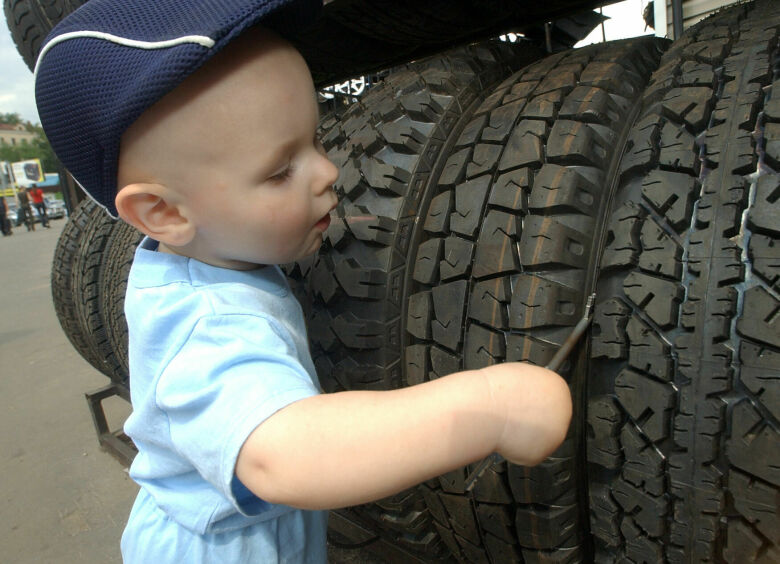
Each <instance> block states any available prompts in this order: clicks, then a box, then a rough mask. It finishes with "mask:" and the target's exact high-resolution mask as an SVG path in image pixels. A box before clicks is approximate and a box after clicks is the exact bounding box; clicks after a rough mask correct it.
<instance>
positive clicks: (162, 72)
mask: <svg viewBox="0 0 780 564" xmlns="http://www.w3.org/2000/svg"><path fill="white" fill-rule="evenodd" d="M321 5H322V0H135V1H133V0H90V1H89V2H87V3H85V4H84V5H82V6H81V7H80V8H79V9H77V10H76V11H74V12H73V13H72V14H70V15H69V16H68V17H66V18H65V19H63V20H62V21H61V22H60V23H59V24H58V25H57V26H56V27H55V28H54V29H53V30H52V31H51V33H50V34H49V35H48V37H47V38H46V40H45V41H44V44H43V47H42V49H41V53H40V55H39V57H38V62H37V64H36V67H35V98H36V103H37V105H38V114H39V116H40V118H41V125H42V126H43V129H44V131H45V132H46V136H47V137H48V139H49V142H50V143H51V146H52V148H53V149H54V152H55V153H56V154H57V156H58V157H59V159H60V161H62V164H63V165H65V167H66V168H67V169H68V171H69V172H70V173H71V175H72V176H73V178H74V179H75V180H76V182H78V184H79V185H81V187H82V188H83V189H84V191H85V192H86V193H87V194H89V196H91V197H92V199H94V200H95V201H96V202H97V203H99V204H100V205H101V206H103V207H105V208H106V210H107V211H108V212H109V213H110V214H111V215H113V216H115V217H116V215H117V212H116V207H115V206H114V198H115V196H116V190H117V185H116V181H117V162H118V157H119V142H120V138H121V136H122V134H123V133H124V132H125V130H127V128H128V127H129V126H130V125H132V123H133V122H135V120H136V119H138V118H139V117H140V116H141V114H142V113H143V112H144V111H145V110H146V109H147V108H149V107H150V106H152V105H153V104H154V103H155V102H157V101H158V100H159V99H160V98H162V97H163V96H164V95H165V94H167V93H168V92H170V91H171V90H173V89H174V88H175V87H176V86H177V85H179V84H180V83H181V82H182V81H183V80H184V79H185V78H187V77H188V76H189V75H190V74H192V73H193V72H194V71H195V70H197V69H198V68H200V67H201V66H202V65H203V64H204V63H205V62H206V61H208V60H209V59H210V58H211V57H213V56H214V55H215V54H216V53H218V52H219V51H220V50H221V49H222V48H224V47H225V46H226V45H227V44H228V43H230V42H231V41H232V40H233V39H235V38H236V37H238V36H239V35H240V34H241V33H242V32H243V31H245V30H246V29H248V28H250V27H252V26H254V25H257V24H258V23H262V24H263V25H264V26H266V27H268V28H270V29H273V30H275V31H277V32H278V33H280V34H281V35H283V36H284V35H288V34H290V33H293V32H300V31H301V29H302V28H304V27H306V26H308V25H310V24H311V23H313V22H314V20H315V19H316V17H317V15H318V13H319V11H320V8H321Z"/></svg>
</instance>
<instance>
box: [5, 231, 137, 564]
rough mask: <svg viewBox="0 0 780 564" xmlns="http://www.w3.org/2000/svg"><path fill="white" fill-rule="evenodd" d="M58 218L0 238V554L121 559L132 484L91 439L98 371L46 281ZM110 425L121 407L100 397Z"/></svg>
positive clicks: (75, 560)
mask: <svg viewBox="0 0 780 564" xmlns="http://www.w3.org/2000/svg"><path fill="white" fill-rule="evenodd" d="M64 224H65V220H62V219H60V220H52V222H51V228H50V229H43V228H42V227H40V225H39V226H38V228H37V229H36V231H34V232H27V231H26V229H25V228H24V227H23V226H22V227H17V228H14V234H13V235H11V236H10V237H2V238H0V476H2V478H1V479H0V496H2V497H0V499H2V503H0V547H2V549H1V551H2V556H0V560H2V561H3V562H6V563H9V564H10V563H20V564H28V563H29V564H33V563H35V564H39V563H49V562H51V563H57V564H71V563H72V564H85V563H93V562H94V563H98V562H100V563H103V562H105V563H113V562H121V558H120V555H119V538H120V536H121V534H122V529H123V528H124V523H125V520H126V519H127V515H128V513H129V512H130V507H131V506H132V503H133V500H134V499H135V494H136V491H137V489H138V488H137V486H136V485H135V483H134V482H133V481H132V480H130V478H129V477H128V476H127V472H126V470H125V469H124V468H123V467H122V466H121V465H120V464H119V463H118V462H117V461H116V459H114V458H113V457H111V456H110V455H108V454H107V453H105V452H104V451H102V450H101V449H100V447H99V445H98V442H97V438H96V433H95V430H94V427H93V424H92V419H91V417H90V415H89V411H88V409H87V403H86V400H85V398H84V393H85V392H89V391H92V390H94V389H96V388H99V387H101V386H104V385H105V384H106V383H107V380H106V378H105V376H103V375H101V374H100V373H99V372H97V371H96V370H95V369H94V368H92V367H91V366H90V365H89V364H88V363H87V362H86V361H84V360H83V359H82V358H81V356H79V354H78V353H77V352H76V351H75V349H74V348H73V347H72V346H71V344H70V342H69V341H68V340H67V338H66V337H65V334H64V333H63V332H62V329H61V328H60V325H59V322H58V321H57V317H56V315H55V313H54V307H53V305H52V300H51V289H50V284H49V276H50V267H51V261H52V256H53V253H54V247H55V245H56V243H57V238H58V236H59V233H60V231H61V230H62V227H63V226H64ZM106 411H107V414H108V415H109V419H110V421H111V424H112V425H121V422H122V421H123V420H124V417H126V415H127V413H128V412H129V406H128V405H127V404H126V402H123V401H121V400H116V401H113V402H107V404H106Z"/></svg>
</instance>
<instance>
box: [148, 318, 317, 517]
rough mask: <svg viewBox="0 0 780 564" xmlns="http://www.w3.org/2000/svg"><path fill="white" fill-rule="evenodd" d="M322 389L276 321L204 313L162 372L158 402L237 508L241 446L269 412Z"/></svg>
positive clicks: (190, 454)
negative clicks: (317, 385)
mask: <svg viewBox="0 0 780 564" xmlns="http://www.w3.org/2000/svg"><path fill="white" fill-rule="evenodd" d="M317 393H318V389H317V387H316V386H315V384H314V383H313V382H312V380H311V377H310V376H309V374H308V372H307V371H306V370H305V369H304V368H303V366H301V363H300V362H299V361H298V357H297V355H296V351H295V348H294V345H293V344H292V340H291V339H290V338H289V336H288V335H286V334H285V332H284V330H283V329H282V328H281V327H280V326H279V325H278V324H276V323H275V322H274V321H273V320H270V319H267V318H264V317H259V316H255V315H248V314H233V315H219V316H216V315H215V316H208V317H203V318H201V319H200V320H198V322H197V323H196V324H195V327H194V328H193V331H192V332H191V334H190V335H189V337H188V338H187V339H186V341H185V342H184V345H183V346H182V347H181V349H180V350H179V351H178V353H177V354H176V355H175V356H174V357H173V359H172V360H171V362H170V363H169V364H168V365H167V366H166V367H165V369H164V370H163V372H162V374H161V376H160V378H159V380H158V384H157V388H156V403H157V407H158V408H159V409H160V410H162V411H163V412H164V413H165V414H166V416H167V419H168V425H169V430H170V437H171V441H172V443H173V446H174V448H175V449H176V451H177V452H178V454H179V455H180V456H182V457H183V458H185V459H186V460H188V461H189V462H190V463H191V464H192V465H193V467H194V468H195V469H196V470H197V472H198V473H199V474H200V475H201V476H202V477H203V478H204V479H205V480H206V481H208V482H209V483H211V484H212V485H213V486H214V487H215V488H216V489H217V490H218V491H219V492H220V493H222V495H224V496H225V497H226V498H227V499H229V500H231V503H232V504H233V505H234V506H235V507H236V508H237V509H239V510H242V509H244V508H246V506H247V500H246V495H240V496H239V498H241V499H237V498H236V494H237V491H236V488H235V484H234V483H233V477H234V469H235V464H236V460H237V458H238V453H239V450H240V449H241V446H242V445H243V444H244V442H245V441H246V439H247V437H248V436H249V434H250V433H251V432H252V431H253V430H254V429H255V428H256V427H257V426H258V425H260V424H261V423H262V422H263V421H265V420H266V419H267V418H268V417H270V416H271V415H273V414H274V413H276V412H277V411H278V410H280V409H282V408H283V407H285V406H287V405H289V404H291V403H293V402H295V401H298V400H300V399H303V398H306V397H310V396H313V395H316V394H317Z"/></svg>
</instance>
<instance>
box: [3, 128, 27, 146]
mask: <svg viewBox="0 0 780 564" xmlns="http://www.w3.org/2000/svg"><path fill="white" fill-rule="evenodd" d="M33 139H35V134H34V133H33V132H31V131H27V130H26V129H25V127H24V126H23V125H22V124H21V123H17V124H16V125H11V124H9V123H0V143H4V144H6V145H19V144H20V143H22V142H23V141H27V142H28V143H32V141H33Z"/></svg>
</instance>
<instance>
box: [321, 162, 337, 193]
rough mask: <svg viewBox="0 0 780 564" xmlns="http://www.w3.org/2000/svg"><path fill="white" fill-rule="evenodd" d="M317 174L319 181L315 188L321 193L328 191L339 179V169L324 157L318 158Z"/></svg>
mask: <svg viewBox="0 0 780 564" xmlns="http://www.w3.org/2000/svg"><path fill="white" fill-rule="evenodd" d="M318 172H319V174H318V176H319V180H318V182H317V186H318V187H319V188H320V190H321V191H323V192H324V191H326V190H329V189H330V188H331V187H332V186H333V185H334V184H335V183H336V180H338V178H339V169H338V168H337V167H336V165H334V164H333V163H332V162H330V159H329V158H328V157H327V156H325V155H322V156H321V158H320V164H319V167H318Z"/></svg>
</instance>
